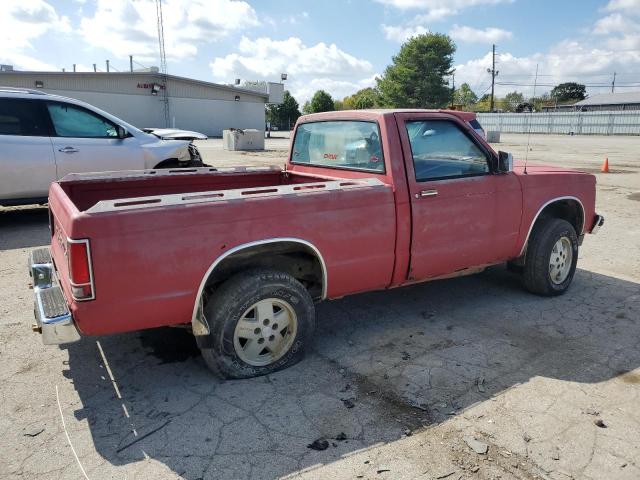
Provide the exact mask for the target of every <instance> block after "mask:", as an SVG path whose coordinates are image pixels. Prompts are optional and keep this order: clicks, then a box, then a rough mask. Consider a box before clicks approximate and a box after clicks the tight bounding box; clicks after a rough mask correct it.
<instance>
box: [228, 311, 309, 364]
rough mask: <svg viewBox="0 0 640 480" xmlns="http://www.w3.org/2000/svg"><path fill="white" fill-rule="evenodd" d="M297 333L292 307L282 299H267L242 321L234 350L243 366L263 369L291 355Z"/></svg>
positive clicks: (241, 318) (295, 318) (238, 325)
mask: <svg viewBox="0 0 640 480" xmlns="http://www.w3.org/2000/svg"><path fill="white" fill-rule="evenodd" d="M297 331H298V317H297V316H296V313H295V311H294V309H293V307H292V306H291V305H289V303H287V302H285V301H284V300H281V299H279V298H266V299H264V300H260V301H259V302H256V303H254V304H253V305H251V307H249V308H248V309H247V310H246V311H245V312H244V314H243V315H242V317H240V320H239V321H238V323H237V324H236V328H235V332H234V334H233V346H234V348H235V350H236V354H237V355H238V357H240V359H241V360H242V361H243V362H245V363H248V364H249V365H253V366H256V367H264V366H266V365H270V364H272V363H273V362H275V361H276V360H278V359H279V358H281V357H282V356H283V355H284V354H285V353H287V352H288V351H289V349H290V348H291V345H292V344H293V341H294V339H295V338H296V332H297Z"/></svg>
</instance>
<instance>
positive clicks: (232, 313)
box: [201, 269, 315, 378]
mask: <svg viewBox="0 0 640 480" xmlns="http://www.w3.org/2000/svg"><path fill="white" fill-rule="evenodd" d="M204 315H205V318H206V319H207V323H208V325H209V330H210V332H209V335H208V338H206V339H205V342H204V344H205V347H204V348H201V351H202V356H203V358H204V360H205V362H206V364H207V366H208V367H209V368H210V369H211V370H212V371H213V372H214V373H216V374H218V375H220V376H222V377H224V378H249V377H256V376H260V375H266V374H269V373H272V372H275V371H277V370H281V369H283V368H287V367H290V366H291V365H294V364H295V363H297V362H299V361H300V360H301V359H302V357H303V355H304V350H305V347H306V346H307V345H308V344H309V342H310V340H311V337H312V335H313V331H314V329H315V308H314V305H313V300H312V298H311V296H310V295H309V292H308V291H307V289H306V288H305V287H304V286H303V285H302V284H301V283H300V282H299V281H298V280H296V279H295V278H294V277H292V276H291V275H289V274H286V273H283V272H279V271H276V270H268V269H252V270H247V271H244V272H241V273H238V274H236V275H234V276H233V277H231V278H230V279H229V280H227V281H226V282H224V283H223V284H222V285H221V286H220V288H218V289H217V290H216V291H215V292H214V293H213V295H212V296H211V297H210V299H209V300H208V301H207V302H206V304H205V305H204Z"/></svg>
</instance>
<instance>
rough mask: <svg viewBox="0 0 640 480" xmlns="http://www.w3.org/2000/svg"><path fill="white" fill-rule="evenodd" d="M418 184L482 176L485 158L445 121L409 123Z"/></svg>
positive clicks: (468, 139) (450, 123)
mask: <svg viewBox="0 0 640 480" xmlns="http://www.w3.org/2000/svg"><path fill="white" fill-rule="evenodd" d="M406 128H407V134H408V135H409V142H410V143H411V154H412V156H413V165H414V169H415V174H416V181H418V182H424V181H428V180H436V179H444V178H451V177H464V176H469V175H482V174H485V173H488V172H489V164H488V162H487V156H486V154H485V153H484V152H483V151H482V150H481V149H480V147H478V146H477V145H476V144H475V143H474V142H473V141H472V140H471V139H470V138H469V137H467V135H465V134H464V132H462V130H460V128H458V126H457V125H456V124H455V123H453V122H449V121H443V120H419V121H410V122H407V123H406Z"/></svg>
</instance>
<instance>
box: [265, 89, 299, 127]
mask: <svg viewBox="0 0 640 480" xmlns="http://www.w3.org/2000/svg"><path fill="white" fill-rule="evenodd" d="M299 116H300V106H299V105H298V102H297V101H296V99H295V98H293V96H292V95H291V94H290V93H289V91H288V90H285V91H284V96H283V99H282V103H281V104H280V105H268V106H267V121H269V122H271V125H272V126H274V125H275V126H277V127H278V128H279V129H286V130H289V129H290V128H291V125H293V124H294V123H296V120H298V117H299Z"/></svg>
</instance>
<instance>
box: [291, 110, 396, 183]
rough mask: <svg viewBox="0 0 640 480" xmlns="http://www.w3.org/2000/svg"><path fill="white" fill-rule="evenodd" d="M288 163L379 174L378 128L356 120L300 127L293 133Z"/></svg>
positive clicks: (379, 146) (379, 148) (380, 162)
mask: <svg viewBox="0 0 640 480" xmlns="http://www.w3.org/2000/svg"><path fill="white" fill-rule="evenodd" d="M291 162H292V163H297V164H303V165H312V166H319V167H332V168H345V169H349V170H364V171H371V172H380V173H382V172H384V158H383V157H382V147H381V145H380V135H379V133H378V124H377V123H375V122H365V121H356V120H336V121H327V122H309V123H303V124H301V125H299V126H298V128H297V130H296V137H295V139H294V141H293V151H292V154H291Z"/></svg>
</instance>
